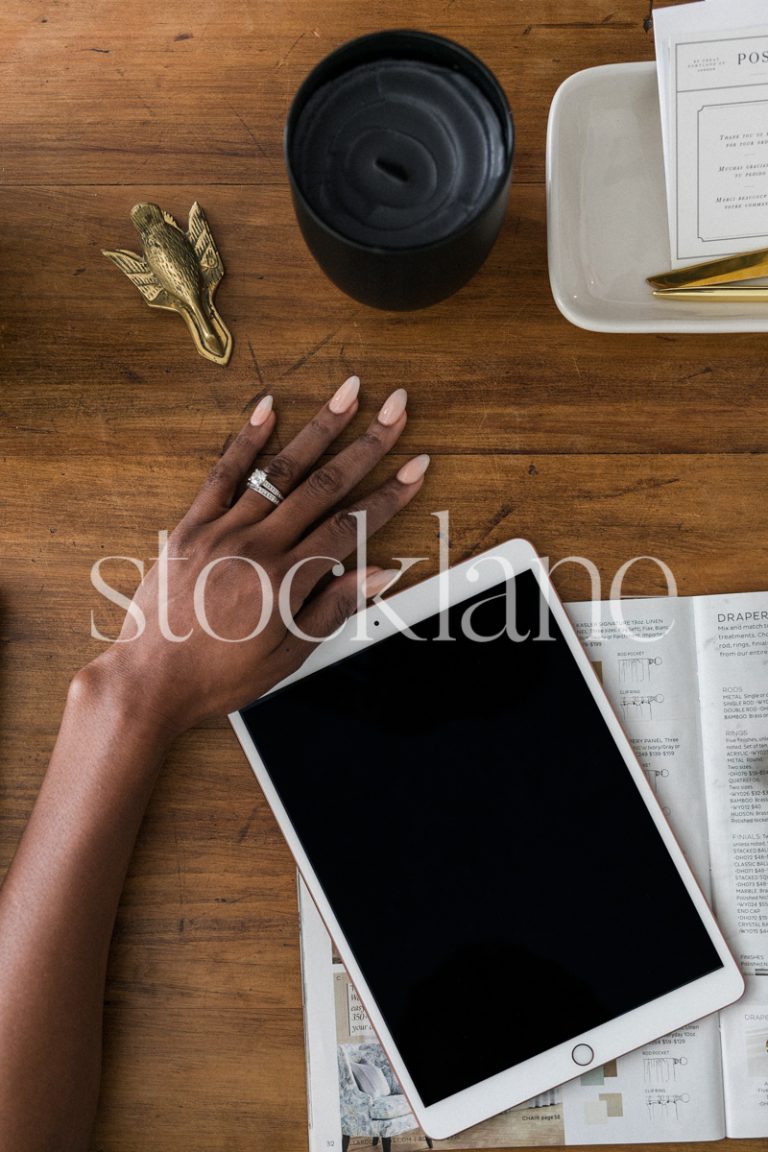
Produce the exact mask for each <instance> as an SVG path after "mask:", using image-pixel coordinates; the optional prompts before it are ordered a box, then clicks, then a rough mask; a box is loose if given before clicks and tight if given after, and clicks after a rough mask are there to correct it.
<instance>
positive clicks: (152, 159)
mask: <svg viewBox="0 0 768 1152" xmlns="http://www.w3.org/2000/svg"><path fill="white" fill-rule="evenodd" d="M648 15H649V3H648V0H619V2H618V3H617V0H557V2H553V0H525V2H524V3H522V2H519V0H518V2H509V0H449V2H447V3H445V2H439V3H438V2H437V0H409V2H406V0H388V2H387V3H383V2H382V0H372V2H370V3H368V4H365V5H364V4H353V3H351V2H345V0H323V2H322V3H318V2H317V0H315V2H314V3H313V2H312V0H282V2H281V0H230V2H229V3H220V4H212V3H210V0H207V2H204V0H184V2H181V0H165V2H164V3H163V4H158V3H156V2H149V0H132V2H131V3H129V4H125V3H118V2H117V0H91V2H90V3H88V4H84V3H78V2H76V0H40V2H39V3H37V4H30V3H28V2H26V0H6V2H5V4H4V5H3V8H2V12H1V13H0V83H1V84H2V113H1V114H0V120H1V121H2V128H1V129H0V219H1V220H2V240H1V241H0V251H1V252H2V261H1V269H2V271H1V274H0V342H1V346H2V360H1V367H0V373H1V374H2V416H3V451H2V458H3V483H2V495H3V499H4V505H5V507H4V514H3V549H2V576H1V577H0V621H1V627H2V638H3V641H4V644H3V656H2V661H1V662H0V683H1V684H2V692H0V700H1V701H2V703H1V704H0V724H1V725H2V729H1V731H0V740H1V743H2V748H3V752H4V760H5V762H6V765H7V768H6V771H5V773H4V774H3V781H2V786H1V787H2V797H1V800H0V802H1V804H2V816H3V821H2V826H1V827H2V831H1V840H0V866H2V867H3V868H4V867H5V866H6V864H7V862H8V861H9V860H10V857H11V854H12V852H13V848H14V845H15V842H16V839H17V836H18V834H19V832H20V830H21V828H22V825H23V823H24V821H25V819H26V817H27V815H28V813H29V810H30V807H31V805H32V802H33V798H34V795H35V791H36V788H37V786H38V783H39V781H40V778H41V776H42V773H43V771H44V768H45V765H46V761H47V757H48V755H49V752H50V749H51V746H52V742H53V739H54V735H55V731H56V727H57V721H58V717H59V714H60V709H61V706H62V701H63V697H64V692H65V689H66V686H67V683H68V680H69V677H70V676H71V674H72V673H73V671H74V670H75V669H76V668H77V667H78V666H79V665H80V664H82V663H83V662H85V661H87V660H88V659H89V658H91V657H92V656H93V655H95V654H96V652H97V650H98V644H97V643H96V642H95V641H93V640H91V638H90V635H89V628H90V614H91V611H92V610H93V611H94V612H95V613H96V619H97V623H98V624H99V626H100V627H101V628H102V630H104V631H107V630H108V629H109V627H110V624H114V617H111V616H110V613H109V611H107V608H108V606H107V605H106V603H105V601H104V600H102V599H101V598H100V597H99V596H97V594H96V593H95V591H94V589H93V588H92V586H91V584H90V579H89V573H90V569H91V565H92V564H93V563H94V561H96V560H97V559H99V558H101V557H104V556H109V555H123V556H136V557H147V558H149V557H151V556H152V555H154V554H155V551H156V541H157V531H158V529H161V528H170V527H171V526H172V525H173V524H174V523H175V521H176V519H177V518H178V517H179V515H180V514H181V513H182V512H183V510H184V509H185V507H186V505H187V502H188V501H189V499H190V496H191V494H192V493H193V491H194V490H195V487H196V485H197V483H198V481H199V479H200V478H201V476H202V475H203V474H204V472H205V470H206V468H207V467H208V465H209V463H210V462H211V461H212V460H213V459H214V458H215V456H216V455H217V453H218V452H219V451H220V449H221V447H222V445H223V443H224V441H225V439H226V437H227V435H228V434H229V433H230V431H231V430H232V429H233V428H235V427H236V426H237V425H238V423H239V422H240V421H241V420H242V418H243V414H244V413H246V412H248V410H249V409H250V407H251V406H252V405H253V403H254V398H255V397H257V396H258V395H259V394H261V393H262V392H263V391H264V390H265V389H269V390H272V391H273V392H274V394H275V397H276V403H277V406H278V410H279V415H280V426H279V430H278V433H277V436H276V440H277V441H283V440H284V439H285V438H286V437H288V436H289V435H290V434H291V433H292V432H293V431H295V430H296V429H298V428H299V427H300V426H301V425H302V424H303V423H304V422H305V420H306V419H307V418H308V417H309V416H310V414H311V413H312V412H313V410H314V409H315V408H316V406H317V405H319V403H320V402H321V401H322V400H323V399H324V398H326V397H327V396H328V395H330V394H331V392H332V391H333V390H334V389H335V387H336V386H337V385H338V384H339V383H340V382H341V380H343V379H344V377H345V376H346V375H347V374H348V373H349V372H352V371H355V372H358V373H359V374H360V376H361V378H362V381H363V388H364V394H363V401H362V408H363V414H361V416H360V418H359V421H358V424H359V425H361V424H362V422H363V420H364V418H365V415H367V414H370V413H372V412H373V411H375V409H376V407H377V406H378V404H379V403H380V401H381V400H382V398H383V397H384V396H385V395H386V394H387V393H388V391H389V390H390V389H391V388H392V387H395V386H398V385H405V386H407V388H408V390H409V393H410V397H411V401H410V412H411V420H410V423H409V426H408V429H407V431H406V433H405V435H404V437H403V440H402V443H401V445H400V449H401V455H400V456H399V457H398V459H402V458H403V457H404V456H405V455H410V454H413V453H416V452H422V451H427V452H430V453H432V454H433V458H434V463H433V467H432V469H431V471H430V473H429V476H428V481H427V484H426V487H425V489H424V491H423V493H422V495H421V496H420V498H419V499H418V500H417V502H416V503H415V505H414V506H412V507H411V508H409V509H408V510H407V511H406V512H405V513H404V514H403V515H402V516H401V517H400V518H399V520H398V521H397V522H396V523H395V524H394V525H392V526H390V527H389V528H387V529H386V530H385V531H383V532H382V533H381V534H380V537H379V538H377V539H376V541H375V543H374V544H373V545H372V547H371V555H372V560H373V561H376V562H382V563H384V564H388V563H389V562H390V557H391V556H392V555H393V554H394V555H413V556H417V555H424V556H426V557H428V558H429V559H428V560H426V561H425V562H424V563H423V564H422V565H421V566H420V569H417V570H416V572H417V574H419V575H426V574H428V573H431V572H433V571H435V570H436V565H437V546H438V543H437V521H436V520H435V519H434V518H433V517H432V516H431V514H432V513H433V512H435V511H439V510H442V509H448V510H449V511H450V528H451V556H452V559H453V560H460V559H462V558H463V557H466V556H468V555H470V554H472V553H473V552H475V551H476V550H478V549H480V548H481V547H487V546H490V545H491V544H493V543H496V542H499V541H501V540H503V539H505V538H507V537H509V536H512V535H519V534H522V535H525V536H528V537H530V538H531V539H532V540H533V541H534V542H535V543H536V545H537V547H538V549H539V551H540V552H541V553H543V554H545V555H549V556H550V557H551V558H552V560H553V561H554V560H556V559H560V558H563V557H566V556H569V555H572V554H574V553H578V554H580V555H583V556H586V557H589V558H591V559H592V560H593V561H594V562H595V563H596V564H597V565H598V567H599V570H600V573H601V577H602V579H603V580H604V582H605V590H606V593H605V594H607V587H608V585H609V584H610V580H611V578H612V576H613V575H614V573H615V572H616V570H617V569H618V568H619V566H620V565H621V564H623V563H624V562H625V561H626V560H628V559H630V558H631V557H634V556H641V555H648V554H650V555H653V556H656V557H659V558H661V559H662V560H664V561H665V563H666V564H667V565H669V567H670V568H671V569H672V571H673V572H674V575H675V577H676V579H677V581H678V584H679V589H680V591H681V593H684V594H691V593H706V592H728V591H737V590H750V589H758V588H764V587H766V585H768V555H767V554H766V542H767V541H768V502H767V501H766V499H765V492H766V488H767V487H768V455H766V427H767V426H768V425H767V422H766V417H768V411H767V409H768V402H767V401H766V386H765V385H766V340H765V337H764V336H762V335H729V336H722V335H712V336H692V335H680V336H677V335H670V334H664V335H618V336H609V335H600V334H594V333H590V332H586V331H582V330H579V329H577V328H574V327H572V326H571V325H570V324H569V323H567V322H566V321H565V320H564V319H563V317H562V316H561V315H560V314H559V312H558V311H557V309H556V307H555V305H554V303H553V300H552V297H551V294H550V290H549V282H548V277H547V264H546V211H545V190H544V140H545V129H546V120H547V112H548V109H549V105H550V101H551V99H552V96H553V94H554V92H555V90H556V88H557V87H558V85H559V83H560V82H561V81H562V80H564V79H565V78H566V77H567V76H568V75H569V74H571V73H573V72H575V71H578V70H579V69H581V68H584V67H587V66H590V65H597V64H604V63H609V62H618V61H633V60H650V59H652V58H653V40H652V35H651V33H650V32H649V31H648V30H647V28H646V18H647V17H648ZM386 26H389V27H398V26H400V27H402V26H411V27H421V28H427V29H431V30H433V31H436V32H439V33H442V34H444V35H447V36H449V37H452V38H453V39H456V40H458V41H460V42H462V43H464V44H465V45H467V47H469V48H470V49H472V50H474V51H475V52H476V53H477V54H478V55H480V56H481V57H482V58H483V59H485V60H486V61H487V63H488V64H489V65H490V66H491V67H492V68H493V69H494V71H495V72H496V74H497V75H498V77H499V79H500V80H501V82H502V84H503V85H504V87H505V89H506V91H507V93H508V96H509V99H510V102H511V104H512V107H513V109H514V113H515V117H516V121H517V129H518V141H517V155H516V160H515V171H514V182H513V186H512V192H511V199H510V206H509V214H508V217H507V220H506V223H505V226H504V229H503V232H502V234H501V237H500V239H499V241H498V243H497V245H496V247H495V248H494V250H493V252H492V254H491V256H490V258H489V260H488V262H487V265H486V266H485V267H484V269H483V270H482V271H481V273H480V274H479V275H478V276H477V277H476V278H475V279H474V281H473V282H472V283H471V284H469V285H468V286H467V287H466V288H465V289H464V290H463V291H462V292H460V293H459V294H458V295H456V296H455V297H454V298H453V299H451V300H448V301H447V302H445V303H444V304H441V305H439V306H437V307H435V308H433V309H430V310H428V311H425V312H422V313H416V314H411V315H402V314H401V315H396V314H388V313H379V312H375V311H372V310H370V309H367V308H365V307H363V306H361V305H358V304H356V303H354V302H353V301H351V300H349V299H347V298H346V297H345V296H343V295H342V294H341V293H340V292H338V291H337V290H336V289H335V288H334V287H332V286H331V285H330V284H329V283H328V282H327V281H326V280H325V279H324V277H323V276H322V274H321V273H320V272H319V271H318V269H317V267H316V266H315V265H314V263H313V261H312V259H311V258H310V257H309V255H308V253H307V251H306V250H305V247H304V244H303V241H302V239H301V237H300V235H299V232H298V229H297V227H296V225H295V223H294V220H293V216H292V210H291V204H290V198H289V194H288V188H287V183H286V178H285V173H284V169H283V161H282V155H281V141H282V129H283V122H284V119H285V115H286V110H287V107H288V103H289V100H290V98H291V95H292V93H293V92H294V90H295V89H296V87H297V85H298V84H299V82H300V81H301V79H302V78H303V77H304V75H305V74H306V72H307V71H308V70H309V69H310V67H311V66H312V65H313V64H314V63H315V62H316V61H317V60H318V59H320V58H321V56H323V55H325V54H326V53H327V52H328V51H330V50H331V49H332V48H334V47H335V46H337V45H338V44H340V43H342V42H343V41H345V40H347V39H349V38H351V37H353V36H355V35H358V34H361V33H363V32H367V31H372V30H374V29H378V28H380V27H386ZM142 199H150V200H156V201H158V202H159V203H160V204H161V205H162V206H163V207H166V208H168V209H169V210H171V211H172V212H174V213H175V214H177V216H178V217H179V219H185V218H186V214H187V212H188V210H189V207H190V205H191V203H192V201H193V200H194V199H198V200H199V201H200V202H201V204H202V205H203V206H204V208H205V209H206V211H207V213H208V216H209V219H210V221H211V224H212V226H213V230H214V234H215V236H216V237H217V239H218V242H219V244H220V247H221V250H222V254H223V258H224V261H225V265H226V270H227V274H226V277H225V279H224V282H223V284H222V286H221V289H220V291H219V295H218V298H217V299H218V303H219V306H220V310H221V312H222V315H223V316H224V317H225V319H226V320H227V322H228V323H229V324H230V326H231V328H232V331H233V333H234V337H235V351H234V355H233V359H232V362H231V364H230V366H229V367H227V368H226V369H223V368H220V367H218V366H216V365H214V364H211V363H207V362H205V361H204V360H202V359H201V358H200V357H198V356H197V355H196V354H195V352H194V350H193V347H192V343H191V340H190V338H189V336H188V334H187V331H186V329H185V328H184V325H183V324H182V323H181V321H180V320H179V319H178V317H175V316H171V315H168V314H166V313H158V312H150V311H149V309H147V308H146V306H145V305H144V304H143V303H142V302H141V300H140V299H139V297H138V294H137V293H136V291H135V290H134V289H133V288H132V287H131V285H130V284H129V283H128V282H127V280H125V278H123V277H121V275H120V274H119V273H118V272H117V271H116V269H115V268H113V267H112V266H111V265H110V264H108V262H107V261H106V260H105V259H104V258H103V257H102V256H101V254H100V251H101V249H102V248H103V247H123V246H127V247H133V246H134V244H135V234H134V232H133V229H132V227H131V225H130V222H129V219H128V212H129V210H130V208H131V206H132V205H133V204H134V203H135V202H136V201H138V200H142ZM123 578H124V579H125V584H126V587H129V586H130V584H131V572H130V570H127V571H126V570H125V569H124V570H123ZM557 584H558V587H559V589H560V591H561V594H562V595H563V596H564V597H566V598H571V599H577V598H586V597H587V596H588V595H589V586H588V584H587V582H586V579H585V577H584V575H583V573H580V572H579V570H578V569H577V568H575V567H570V568H569V567H567V566H566V567H564V568H561V569H560V571H559V572H558V574H557ZM625 589H626V591H627V592H628V593H631V594H659V593H663V592H664V590H665V589H664V582H663V579H662V576H661V574H660V571H659V570H658V569H657V568H656V567H654V566H653V565H652V564H650V563H641V564H639V565H637V566H636V567H635V568H634V569H633V570H632V571H631V573H630V574H629V577H628V580H627V583H626V585H625ZM759 1144H762V1146H763V1147H764V1146H765V1142H764V1141H763V1142H758V1141H751V1142H750V1141H732V1142H730V1147H732V1148H733V1149H734V1152H737V1150H738V1152H747V1150H748V1149H755V1148H757V1146H758V1145H759ZM305 1147H306V1102H305V1086H304V1059H303V1045H302V1018H301V1002H300V988H299V961H298V948H297V919H296V900H295V881H294V869H293V866H292V863H291V858H290V856H289V854H288V852H287V850H286V848H285V846H284V844H283V841H282V839H281V837H280V835H279V833H278V832H277V830H276V827H275V824H274V822H273V820H272V818H271V815H270V813H269V812H268V810H267V808H266V806H265V802H264V800H263V798H262V796H261V794H260V792H259V790H258V788H257V786H256V784H255V782H254V780H253V778H252V776H251V773H250V770H249V769H248V768H247V766H246V764H245V762H244V759H243V757H242V754H241V753H240V751H239V749H238V748H237V747H236V745H235V741H234V739H233V737H232V735H231V733H230V731H229V729H228V727H227V725H226V724H225V723H223V722H222V723H218V724H211V725H209V726H206V727H204V728H203V729H201V730H198V731H195V732H192V733H190V734H189V735H188V736H187V737H185V738H184V739H182V740H180V741H179V743H178V745H177V746H176V748H175V750H174V752H173V754H172V756H171V757H170V759H169V761H168V764H167V767H166V769H165V772H164V774H163V776H162V779H161V781H160V784H159V786H158V788H157V792H156V794H155V796H154V799H153V801H152V804H151V807H150V810H149V813H148V815H147V819H146V822H145V825H144V828H143V831H142V833H141V837H140V841H139V844H138V848H137V851H136V855H135V858H134V861H133V865H132V868H131V872H130V876H129V878H128V883H127V885H126V889H125V894H124V898H123V901H122V905H121V910H120V914H119V919H118V924H117V930H116V934H115V941H114V948H113V954H112V963H111V970H110V976H109V987H108V992H107V1005H106V1053H105V1079H104V1089H103V1098H102V1102H101V1108H100V1113H99V1118H98V1123H97V1128H96V1132H95V1136H94V1142H93V1149H94V1152H95V1150H102V1149H103V1150H104V1152H106V1150H109V1152H139V1150H140V1152H151V1150H157V1152H190V1150H195V1152H197V1150H200V1152H214V1150H216V1149H222V1150H223V1149H227V1152H235V1150H237V1149H242V1150H245V1149H249V1150H250V1149H264V1150H267V1149H268V1150H269V1152H282V1150H285V1152H299V1150H301V1149H303V1148H305Z"/></svg>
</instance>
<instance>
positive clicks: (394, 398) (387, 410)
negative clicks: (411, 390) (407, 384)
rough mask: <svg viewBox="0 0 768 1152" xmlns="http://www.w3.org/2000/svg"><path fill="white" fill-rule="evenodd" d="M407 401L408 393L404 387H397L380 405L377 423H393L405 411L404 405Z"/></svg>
mask: <svg viewBox="0 0 768 1152" xmlns="http://www.w3.org/2000/svg"><path fill="white" fill-rule="evenodd" d="M407 403H408V393H407V392H406V390H405V388H398V389H397V391H395V392H393V393H392V395H391V396H388V397H387V399H386V400H385V401H384V403H383V404H382V406H381V410H380V412H379V424H386V425H390V424H395V423H397V421H398V420H399V419H400V417H401V416H402V414H403V412H405V406H406V404H407Z"/></svg>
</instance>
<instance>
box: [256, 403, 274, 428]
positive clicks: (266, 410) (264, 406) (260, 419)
mask: <svg viewBox="0 0 768 1152" xmlns="http://www.w3.org/2000/svg"><path fill="white" fill-rule="evenodd" d="M272 403H273V401H272V397H271V396H262V398H261V400H259V402H258V404H257V405H256V407H255V408H254V410H253V412H251V424H253V425H254V427H258V426H259V424H263V423H264V421H265V420H266V419H267V416H269V414H270V412H271V411H272Z"/></svg>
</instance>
